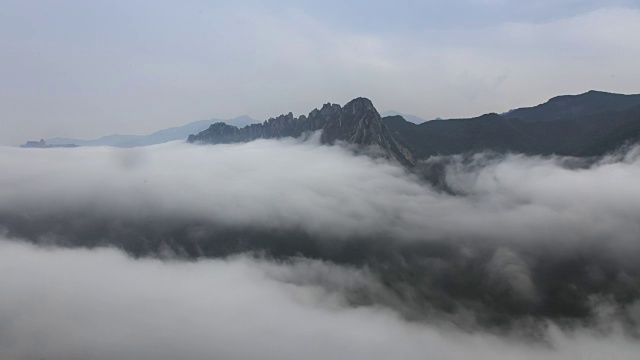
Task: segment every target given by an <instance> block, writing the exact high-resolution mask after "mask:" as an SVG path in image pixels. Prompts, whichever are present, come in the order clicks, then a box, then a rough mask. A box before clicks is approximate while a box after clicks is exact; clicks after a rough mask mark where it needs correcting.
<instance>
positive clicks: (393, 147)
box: [188, 98, 415, 167]
mask: <svg viewBox="0 0 640 360" xmlns="http://www.w3.org/2000/svg"><path fill="white" fill-rule="evenodd" d="M317 130H322V136H321V138H320V140H321V142H322V143H323V144H333V143H335V142H336V141H344V142H346V143H348V144H354V145H357V146H360V147H363V148H367V149H372V150H374V151H376V152H379V153H380V154H382V155H383V156H384V157H386V158H388V159H392V160H395V161H397V162H399V163H400V164H402V165H404V166H409V167H412V166H414V165H415V158H414V155H413V153H412V152H411V150H409V149H408V148H407V147H405V146H403V145H402V144H400V143H398V142H397V141H396V140H395V139H394V138H393V136H392V135H391V133H390V132H389V129H387V127H386V125H384V123H383V122H382V119H381V117H380V114H378V111H377V110H376V109H375V107H374V106H373V104H372V103H371V101H370V100H369V99H365V98H357V99H354V100H352V101H350V102H349V103H347V104H346V105H345V106H344V107H340V105H336V104H325V105H324V106H323V107H322V108H321V109H319V110H318V109H315V110H313V111H311V113H309V116H304V115H302V116H300V117H298V118H294V117H293V114H292V113H289V114H286V115H280V116H278V117H277V118H271V119H269V120H267V121H265V122H264V123H262V124H252V125H249V126H245V127H243V128H241V129H239V128H237V127H235V126H231V125H227V124H225V123H216V124H213V125H211V126H210V127H209V128H208V129H207V130H204V131H202V132H200V133H198V134H196V135H190V136H189V138H188V141H189V142H191V143H193V142H203V143H210V144H225V143H235V142H249V141H253V140H256V139H277V138H282V137H299V136H301V135H302V134H304V133H305V132H311V131H317Z"/></svg>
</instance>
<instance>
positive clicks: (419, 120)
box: [380, 110, 429, 124]
mask: <svg viewBox="0 0 640 360" xmlns="http://www.w3.org/2000/svg"><path fill="white" fill-rule="evenodd" d="M398 115H399V116H402V118H403V119H405V120H407V121H409V122H412V123H414V124H422V123H423V122H427V121H429V120H425V119H423V118H421V117H418V116H415V115H411V114H403V113H401V112H399V111H395V110H387V111H384V112H382V113H380V116H382V117H387V116H398Z"/></svg>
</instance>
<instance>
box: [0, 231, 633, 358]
mask: <svg viewBox="0 0 640 360" xmlns="http://www.w3.org/2000/svg"><path fill="white" fill-rule="evenodd" d="M312 278H315V279H316V280H310V279H312ZM317 279H323V280H322V281H319V280H317ZM329 284H333V285H334V286H333V287H330V286H329ZM362 285H366V286H369V287H376V286H377V285H376V284H375V281H374V280H372V279H371V278H370V277H369V276H368V275H367V274H366V273H365V272H362V271H360V270H355V269H352V268H344V267H339V266H335V265H331V264H326V263H321V262H316V261H307V260H299V261H298V262H294V263H291V262H289V263H272V262H268V261H265V260H256V259H252V258H247V257H242V256H241V257H233V258H230V259H227V260H206V261H199V262H194V263H184V262H161V261H158V260H152V259H146V260H133V259H131V258H128V257H126V256H125V255H123V254H122V253H119V252H117V251H114V250H105V249H102V250H92V251H89V250H61V249H43V248H36V247H33V246H30V245H26V244H24V243H16V242H13V241H8V240H6V239H2V240H0V286H1V287H2V296H1V297H0V319H2V321H0V334H1V335H2V336H0V357H2V358H3V359H31V358H47V359H80V358H82V359H87V360H94V359H130V358H136V359H175V358H183V359H210V358H212V357H216V358H225V359H258V358H259V359H299V358H306V359H326V358H333V359H389V358H403V359H423V358H425V357H437V358H439V359H469V358H472V359H502V358H504V359H575V358H589V357H596V358H600V357H615V358H618V359H635V358H636V357H637V354H638V351H640V345H639V344H638V342H637V340H636V339H633V338H630V337H628V336H627V335H624V334H623V333H622V332H621V331H620V330H619V329H618V328H617V326H618V325H616V323H615V322H610V318H609V315H603V318H606V321H604V322H602V323H601V326H599V327H597V328H594V327H589V328H585V327H578V328H574V329H573V330H571V331H563V330H560V329H559V328H558V326H557V325H554V324H547V325H544V326H543V327H541V328H539V329H538V332H537V335H538V341H536V342H533V343H532V342H530V341H525V340H524V339H522V338H520V337H518V335H517V334H516V332H515V331H514V333H512V334H511V335H510V336H508V337H504V336H496V335H490V334H486V333H468V332H460V331H458V330H456V328H455V327H452V326H451V325H446V324H440V325H438V324H424V323H416V322H408V321H406V320H404V319H402V318H401V317H399V316H397V315H396V314H394V313H393V312H390V311H388V310H385V309H384V308H380V307H375V306H362V307H358V308H353V307H350V306H347V303H348V302H347V301H346V300H345V298H344V292H343V291H341V290H340V289H343V290H344V288H347V287H353V286H362ZM336 289H338V291H336ZM637 307H638V306H636V308H637Z"/></svg>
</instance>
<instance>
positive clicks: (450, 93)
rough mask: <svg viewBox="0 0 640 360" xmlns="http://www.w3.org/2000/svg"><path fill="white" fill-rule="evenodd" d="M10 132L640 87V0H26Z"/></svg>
mask: <svg viewBox="0 0 640 360" xmlns="http://www.w3.org/2000/svg"><path fill="white" fill-rule="evenodd" d="M2 8H3V10H2V12H0V45H1V46H0V79H1V81H0V125H1V126H0V128H1V131H0V144H1V145H17V144H20V143H23V142H25V141H26V140H32V139H39V138H47V137H55V136H62V137H75V138H97V137H100V136H103V135H109V134H113V133H120V134H145V133H151V132H153V131H156V130H159V129H163V128H167V127H171V126H179V125H183V124H185V123H188V122H191V121H196V120H201V119H209V118H232V117H236V116H239V115H243V114H246V115H249V116H251V117H253V118H256V119H259V120H264V119H267V118H269V117H272V116H277V115H279V114H282V113H288V112H289V111H292V112H293V113H294V114H295V115H301V114H307V113H308V112H309V111H311V110H312V109H314V108H316V107H320V106H321V105H322V104H324V103H327V102H332V103H339V104H344V103H346V102H347V101H349V100H351V99H353V98H355V97H358V96H364V97H368V98H370V99H371V100H372V101H373V103H374V105H375V106H376V107H377V108H378V110H379V111H385V110H389V109H394V110H397V111H400V112H403V113H409V114H415V115H417V116H419V117H422V118H425V119H433V118H436V117H442V118H455V117H458V118H459V117H471V116H476V115H479V114H482V113H487V112H503V111H507V110H509V109H512V108H517V107H523V106H532V105H536V104H539V103H542V102H544V101H546V100H547V99H549V98H550V97H553V96H556V95H560V94H577V93H582V92H586V91H588V90H591V89H596V90H603V91H610V92H618V93H640V85H638V84H640V67H638V66H637V59H638V58H640V2H639V1H637V0H611V1H606V2H604V1H591V0H585V1H578V0H555V1H551V0H541V1H528V2H524V1H511V0H459V1H393V2H379V1H377V2H376V1H361V0H356V1H350V2H348V3H346V4H345V2H343V1H333V0H330V1H322V2H318V1H289V0H276V1H269V2H261V1H234V2H233V3H231V2H222V1H203V0H185V1H150V0H140V1H109V2H105V1H93V0H82V1H80V0H68V1H54V0H51V1H22V0H20V1H17V0H5V1H3V4H2Z"/></svg>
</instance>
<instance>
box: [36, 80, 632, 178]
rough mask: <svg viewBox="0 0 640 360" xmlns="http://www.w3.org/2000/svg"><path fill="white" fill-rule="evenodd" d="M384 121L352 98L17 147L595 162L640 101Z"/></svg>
mask: <svg viewBox="0 0 640 360" xmlns="http://www.w3.org/2000/svg"><path fill="white" fill-rule="evenodd" d="M383 114H384V115H386V116H384V117H382V116H381V115H380V114H379V113H378V111H377V110H376V109H375V107H374V106H373V104H372V103H371V101H370V100H368V99H365V98H357V99H354V100H352V101H350V102H349V103H347V104H346V105H344V107H341V106H340V105H336V104H325V105H324V106H322V107H321V108H320V109H314V110H313V111H311V112H310V113H309V115H308V116H305V115H302V116H299V117H297V118H295V117H294V116H293V114H291V113H289V114H286V115H281V116H278V117H276V118H271V119H269V120H267V121H264V122H258V121H257V120H254V119H252V118H250V117H248V116H241V117H238V118H235V119H231V120H218V119H212V120H201V121H196V122H192V123H189V124H186V125H184V126H180V127H174V128H169V129H164V130H160V131H157V132H154V133H152V134H149V135H109V136H104V137H101V138H99V139H95V140H80V139H65V138H52V139H46V140H41V141H29V142H27V143H26V144H25V145H23V147H39V148H50V147H72V146H117V147H135V146H147V145H154V144H160V143H164V142H167V141H173V140H180V139H187V141H189V142H192V143H193V142H200V143H212V144H218V143H234V142H248V141H252V140H255V139H272V138H282V137H299V136H302V135H303V134H305V133H308V132H313V131H317V130H322V131H323V132H322V135H321V141H322V142H323V143H328V144H329V143H334V142H336V141H339V142H343V143H348V144H352V145H356V146H355V148H359V149H363V150H366V151H368V152H375V153H377V154H378V155H382V156H384V157H386V158H389V159H392V160H394V161H397V162H398V163H400V164H403V165H405V166H408V167H412V166H414V165H415V164H416V161H417V160H418V159H425V158H428V157H430V156H434V155H451V154H462V153H473V152H480V151H495V152H513V153H523V154H529V155H551V154H558V155H570V156H598V155H603V154H605V153H607V152H611V151H614V150H616V149H617V148H619V147H621V146H623V145H625V144H629V143H635V142H638V141H639V140H640V94H637V95H622V94H614V93H607V92H601V91H589V92H586V93H584V94H579V95H563V96H557V97H554V98H552V99H550V100H549V101H547V102H545V103H544V104H540V105H537V106H533V107H525V108H519V109H515V110H511V111H509V112H506V113H503V114H496V113H490V114H485V115H482V116H478V117H474V118H467V119H449V120H441V119H436V120H431V121H425V120H424V119H421V118H419V117H416V116H413V115H406V114H401V113H399V112H397V111H393V110H390V111H387V112H385V113H383Z"/></svg>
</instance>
